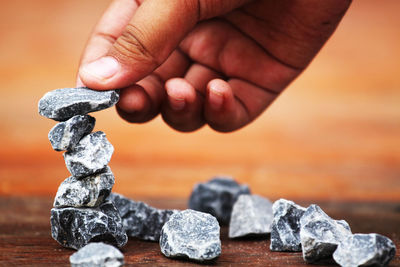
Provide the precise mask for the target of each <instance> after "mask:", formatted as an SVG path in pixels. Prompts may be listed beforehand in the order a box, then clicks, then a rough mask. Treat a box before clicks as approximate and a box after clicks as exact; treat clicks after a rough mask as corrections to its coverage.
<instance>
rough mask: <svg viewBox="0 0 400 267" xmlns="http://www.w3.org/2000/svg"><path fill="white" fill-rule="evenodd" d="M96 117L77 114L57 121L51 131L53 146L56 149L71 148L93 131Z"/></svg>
mask: <svg viewBox="0 0 400 267" xmlns="http://www.w3.org/2000/svg"><path fill="white" fill-rule="evenodd" d="M95 122H96V119H95V118H93V117H91V116H89V115H76V116H74V117H72V118H71V119H69V120H67V121H64V122H59V123H57V124H56V125H55V126H54V127H53V128H52V129H51V130H50V132H49V135H48V137H49V140H50V143H51V146H52V147H53V149H54V150H56V151H63V150H71V149H72V148H73V147H74V146H75V145H76V144H77V143H78V142H79V140H81V139H82V137H84V136H85V135H87V134H89V133H90V132H92V130H93V128H94V124H95Z"/></svg>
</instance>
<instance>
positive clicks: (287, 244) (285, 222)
mask: <svg viewBox="0 0 400 267" xmlns="http://www.w3.org/2000/svg"><path fill="white" fill-rule="evenodd" d="M272 211H273V214H274V219H273V221H272V225H271V243H270V249H271V250H272V251H301V242H300V218H301V216H303V214H304V212H305V211H306V209H305V208H303V207H301V206H299V205H297V204H295V203H294V202H293V201H289V200H286V199H279V200H277V201H275V202H274V204H273V205H272Z"/></svg>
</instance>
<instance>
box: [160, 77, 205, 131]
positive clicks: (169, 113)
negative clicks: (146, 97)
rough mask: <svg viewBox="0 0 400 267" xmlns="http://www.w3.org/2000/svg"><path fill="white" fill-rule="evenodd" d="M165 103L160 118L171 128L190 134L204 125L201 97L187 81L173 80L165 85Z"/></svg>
mask: <svg viewBox="0 0 400 267" xmlns="http://www.w3.org/2000/svg"><path fill="white" fill-rule="evenodd" d="M165 89H166V92H167V99H168V100H167V103H165V104H164V106H163V111H162V117H163V119H164V121H165V122H166V123H167V124H168V125H169V126H171V127H172V128H174V129H176V130H178V131H182V132H190V131H194V130H197V129H199V128H200V127H202V126H203V125H204V123H205V122H204V119H203V114H202V111H203V110H202V104H203V99H202V98H203V97H202V96H201V95H200V94H199V93H198V92H197V91H196V89H195V88H194V87H193V85H191V84H190V83H189V82H188V81H187V80H185V79H182V78H173V79H170V80H168V81H167V83H166V84H165Z"/></svg>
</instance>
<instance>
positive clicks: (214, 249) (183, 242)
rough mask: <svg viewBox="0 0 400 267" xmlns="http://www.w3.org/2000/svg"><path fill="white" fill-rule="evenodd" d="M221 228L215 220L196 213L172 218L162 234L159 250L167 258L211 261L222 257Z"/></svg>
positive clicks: (185, 213) (208, 215)
mask: <svg viewBox="0 0 400 267" xmlns="http://www.w3.org/2000/svg"><path fill="white" fill-rule="evenodd" d="M219 231H220V227H219V224H218V221H217V219H216V218H215V217H213V216H212V215H210V214H207V213H203V212H198V211H194V210H184V211H181V212H177V213H175V214H173V215H172V216H171V217H170V218H169V220H168V221H167V222H166V223H165V224H164V226H163V228H162V230H161V237H160V248H161V252H162V253H163V254H164V255H165V256H166V257H173V258H176V257H178V258H189V259H191V260H195V261H209V260H212V259H215V258H216V257H218V256H219V255H220V254H221V240H220V237H219Z"/></svg>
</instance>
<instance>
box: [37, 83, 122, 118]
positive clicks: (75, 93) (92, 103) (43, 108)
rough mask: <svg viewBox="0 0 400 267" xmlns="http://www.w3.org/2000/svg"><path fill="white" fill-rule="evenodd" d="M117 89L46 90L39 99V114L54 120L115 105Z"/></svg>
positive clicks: (117, 97)
mask: <svg viewBox="0 0 400 267" xmlns="http://www.w3.org/2000/svg"><path fill="white" fill-rule="evenodd" d="M118 100H119V93H118V91H114V90H111V91H95V90H91V89H89V88H86V87H79V88H62V89H56V90H53V91H50V92H47V93H46V94H45V95H44V96H43V97H42V98H41V99H40V100H39V114H40V115H42V116H44V117H47V118H49V119H53V120H56V121H65V120H68V119H69V118H72V117H73V116H75V115H84V114H87V113H90V112H94V111H99V110H102V109H106V108H109V107H112V106H113V105H115V104H116V103H117V102H118Z"/></svg>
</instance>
